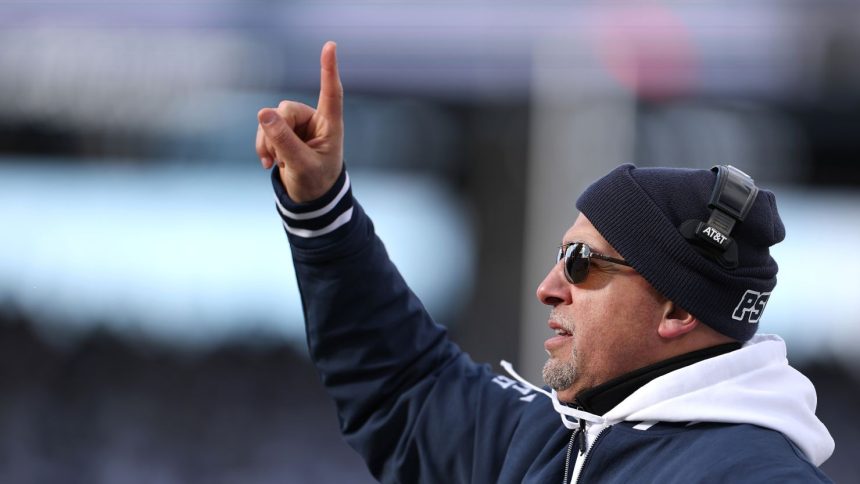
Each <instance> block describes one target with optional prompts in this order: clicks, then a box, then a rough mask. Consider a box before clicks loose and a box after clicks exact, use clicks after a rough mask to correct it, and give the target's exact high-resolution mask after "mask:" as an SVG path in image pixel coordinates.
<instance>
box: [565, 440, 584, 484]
mask: <svg viewBox="0 0 860 484" xmlns="http://www.w3.org/2000/svg"><path fill="white" fill-rule="evenodd" d="M580 431H581V429H576V430H574V431H573V432H572V433H571V434H570V442H569V443H568V444H567V455H566V456H565V457H564V478H563V479H562V481H561V483H562V484H568V482H567V476H568V475H570V474H569V473H570V454H571V453H572V452H573V441H574V440H576V434H577V433H579V432H580Z"/></svg>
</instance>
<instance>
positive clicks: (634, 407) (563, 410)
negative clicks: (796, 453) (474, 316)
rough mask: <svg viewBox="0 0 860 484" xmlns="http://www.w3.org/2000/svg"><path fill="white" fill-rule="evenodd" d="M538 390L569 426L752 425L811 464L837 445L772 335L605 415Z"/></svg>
mask: <svg viewBox="0 0 860 484" xmlns="http://www.w3.org/2000/svg"><path fill="white" fill-rule="evenodd" d="M503 366H505V365H503ZM509 366H510V365H507V366H505V368H506V369H508V370H509V372H511V373H512V375H514V377H515V378H517V379H520V380H521V377H519V375H516V373H513V372H512V371H511V370H510V369H509ZM521 381H522V380H521ZM529 386H531V387H532V388H535V387H534V385H529ZM536 389H537V388H536ZM537 390H539V391H540V392H541V393H543V394H544V395H547V396H548V397H550V398H551V399H552V400H553V408H554V409H555V410H556V411H557V412H558V413H559V414H560V415H561V418H562V422H563V423H564V424H565V426H567V427H568V428H573V425H571V424H573V422H571V421H570V420H569V419H568V418H566V417H571V418H574V419H584V420H585V421H587V422H589V423H591V424H598V426H599V427H602V426H605V425H612V424H616V423H618V422H622V421H632V422H646V421H651V422H654V421H656V422H715V423H736V424H752V425H757V426H759V427H765V428H769V429H772V430H776V431H778V432H780V433H782V434H783V435H785V436H786V437H787V438H789V439H790V440H791V441H792V442H793V443H794V444H795V445H796V446H797V447H798V448H800V450H801V451H803V453H804V454H805V455H806V457H807V458H808V459H809V460H810V461H811V462H812V463H813V464H815V465H816V466H820V465H821V464H822V463H823V462H824V461H826V460H827V459H828V458H829V457H830V455H831V454H832V453H833V449H834V445H835V444H834V442H833V438H832V437H831V436H830V433H829V432H828V431H827V428H826V427H825V426H824V424H822V423H821V421H820V420H819V419H818V417H816V416H815V407H816V403H817V397H816V394H815V387H813V385H812V382H810V381H809V379H807V378H806V377H805V376H803V375H802V374H801V373H800V372H799V371H797V370H795V369H794V368H792V367H791V366H789V364H788V360H787V358H786V349H785V342H784V341H783V340H782V339H781V338H780V337H779V336H776V335H768V334H759V335H756V336H754V337H753V338H752V339H751V340H750V341H748V342H747V343H746V344H744V346H743V347H742V348H740V349H738V350H735V351H732V352H730V353H726V354H722V355H719V356H714V357H712V358H708V359H706V360H703V361H700V362H698V363H695V364H692V365H690V366H686V367H684V368H680V369H678V370H675V371H673V372H671V373H667V374H665V375H663V376H660V377H657V378H655V379H654V380H651V381H650V382H648V383H647V384H645V385H643V386H642V387H641V388H639V389H638V390H636V391H635V392H633V393H632V394H630V396H628V397H627V398H626V399H624V400H623V401H622V402H621V403H619V404H618V405H616V406H615V407H614V408H612V409H611V410H609V411H608V412H606V413H605V414H604V415H602V416H596V415H593V414H589V413H587V412H582V411H579V410H576V411H574V409H571V408H570V407H566V406H564V405H563V404H560V403H559V402H558V397H557V396H556V393H555V391H552V392H547V391H545V390H543V389H537Z"/></svg>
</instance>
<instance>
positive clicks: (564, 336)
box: [543, 321, 573, 353]
mask: <svg viewBox="0 0 860 484" xmlns="http://www.w3.org/2000/svg"><path fill="white" fill-rule="evenodd" d="M548 325H549V329H551V330H553V332H555V336H553V337H551V338H549V339H548V340H546V341H545V342H544V344H543V346H544V349H546V350H547V352H550V353H552V352H553V351H554V350H558V349H560V348H561V347H562V346H564V345H566V344H567V343H568V342H569V341H570V338H572V337H573V334H572V333H571V332H570V331H568V330H566V329H564V326H562V325H560V324H558V323H557V322H555V321H550V322H549V323H548Z"/></svg>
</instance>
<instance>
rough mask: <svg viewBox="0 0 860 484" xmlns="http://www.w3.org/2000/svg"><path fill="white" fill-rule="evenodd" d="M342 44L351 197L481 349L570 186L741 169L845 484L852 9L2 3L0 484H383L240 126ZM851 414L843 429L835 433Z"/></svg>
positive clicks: (536, 352)
mask: <svg viewBox="0 0 860 484" xmlns="http://www.w3.org/2000/svg"><path fill="white" fill-rule="evenodd" d="M330 39H331V40H335V41H337V42H338V55H339V59H340V69H341V75H342V78H343V83H344V87H345V91H346V106H345V117H346V118H345V125H346V148H345V151H346V160H347V164H348V166H349V168H350V173H351V175H352V177H353V184H354V191H355V193H356V195H357V196H358V197H359V199H360V200H361V201H362V204H363V205H364V206H365V208H366V209H367V211H368V212H369V213H370V215H371V216H372V217H373V218H374V220H375V222H376V224H377V227H378V231H379V232H380V234H381V236H382V238H383V239H384V240H385V241H386V244H387V246H388V247H389V249H390V252H391V254H392V258H393V259H394V260H395V262H397V264H398V265H399V267H400V268H401V270H402V272H403V273H404V275H405V277H406V278H407V280H408V281H409V282H410V284H411V285H412V287H413V288H414V290H415V291H416V292H417V293H418V295H419V296H420V297H421V298H422V299H423V300H424V301H425V303H426V305H427V306H428V308H429V309H430V311H431V312H432V313H433V315H434V317H435V318H436V319H437V320H438V321H439V322H441V323H443V324H445V325H447V326H448V327H449V328H450V331H451V333H452V335H453V337H454V339H455V340H456V341H457V342H458V343H459V344H460V345H461V346H462V347H463V348H465V349H466V350H467V351H468V352H469V353H471V354H472V356H473V357H474V358H475V359H476V360H479V361H487V362H491V363H493V364H497V362H498V361H499V360H500V359H502V358H504V359H507V360H509V361H512V362H515V366H516V367H517V368H518V369H519V370H520V372H521V373H523V374H524V375H526V376H527V377H529V378H530V379H531V380H532V381H540V376H539V375H540V371H539V370H540V367H541V366H542V364H543V359H544V351H543V347H542V341H543V340H544V339H545V338H546V337H547V336H548V334H549V332H548V330H547V329H546V324H545V322H546V317H547V314H548V313H547V310H546V308H544V307H541V305H540V304H539V303H538V302H537V301H536V299H535V298H534V289H535V287H536V285H537V283H538V282H539V281H540V280H541V279H542V277H543V275H544V273H545V272H546V271H547V270H548V269H549V268H550V266H551V264H552V263H553V261H554V256H555V250H554V248H555V246H556V245H557V244H558V242H559V240H560V238H561V236H562V234H563V233H564V231H565V230H566V229H567V227H569V225H570V224H571V223H572V221H573V220H574V218H575V217H576V211H575V208H574V201H575V199H576V197H577V196H578V194H579V193H580V192H581V191H582V189H583V188H584V187H585V186H587V185H588V183H590V182H591V181H593V180H594V179H596V178H598V177H599V176H601V175H603V174H605V173H606V172H608V171H609V170H610V169H611V168H613V167H614V166H616V165H618V164H619V163H623V162H634V163H636V164H638V165H640V166H650V165H669V166H689V167H702V168H709V167H711V166H712V165H715V164H723V163H730V164H733V165H735V166H737V167H740V168H741V169H743V170H744V171H746V172H747V173H749V174H750V175H751V176H752V177H753V178H755V180H756V182H757V184H758V185H759V186H763V187H766V188H769V189H771V190H773V191H774V192H775V193H776V195H777V200H778V201H779V207H780V212H781V214H782V217H783V219H784V222H785V225H786V227H787V237H786V240H785V242H783V243H782V244H780V245H778V246H777V247H776V248H775V249H774V256H775V258H776V259H777V260H778V262H779V263H780V279H779V285H778V287H777V290H776V291H775V292H774V294H773V296H772V298H771V300H770V302H769V304H768V309H767V311H766V312H765V315H764V317H763V318H762V320H761V328H762V331H763V332H774V333H778V334H780V335H782V336H783V337H784V338H785V339H786V340H787V342H788V346H789V359H790V360H791V362H792V364H794V365H795V366H797V367H798V368H800V369H801V370H802V371H803V372H804V373H805V374H806V375H807V376H808V377H809V378H810V379H811V380H812V381H813V382H814V383H815V385H816V387H817V389H818V392H819V393H818V395H819V401H818V414H819V416H820V418H821V419H822V420H823V421H824V422H825V424H827V425H828V427H829V429H830V431H831V432H832V434H833V436H834V438H835V439H836V444H837V447H836V452H835V454H834V455H833V457H832V458H831V459H830V460H829V461H828V462H827V463H825V464H824V466H823V469H824V470H825V472H827V473H828V474H829V475H830V476H831V477H832V478H834V480H836V481H837V482H857V481H858V480H860V462H858V461H857V459H856V458H854V457H855V456H856V455H857V453H858V451H860V426H857V425H854V424H853V423H852V422H854V421H855V420H856V418H855V414H854V410H856V408H857V407H858V404H860V396H858V395H860V392H858V389H860V388H859V387H858V382H860V352H858V351H856V348H857V346H858V344H860V298H858V297H857V293H858V289H860V283H858V282H857V278H856V277H857V276H856V275H857V274H858V273H860V258H858V257H857V255H856V248H855V245H856V241H857V240H860V109H858V108H860V9H858V3H857V2H851V1H832V0H817V1H812V0H798V1H793V2H773V1H750V0H747V1H743V2H741V1H721V2H707V1H704V2H669V1H656V0H654V1H638V2H634V1H612V2H608V1H605V2H596V1H594V2H576V3H575V4H571V2H526V1H506V2H489V1H463V2H456V1H444V2H410V1H397V2H394V1H378V2H375V1H363V2H354V1H346V0H331V1H326V2H310V1H280V2H276V1H263V0H259V1H243V2H239V1H235V0H232V1H231V0H219V1H215V0H195V1H177V2H133V1H123V0H111V1H107V0H104V1H89V2H75V1H64V2H53V1H52V2H49V1H44V2H43V1H24V0H21V1H15V0H13V1H4V2H2V3H0V482H4V483H5V482H10V483H47V482H64V483H165V484H167V483H197V482H200V483H228V482H243V483H257V482H259V483H269V482H310V483H315V482H321V483H324V482H343V481H347V482H372V479H371V478H370V476H369V474H368V473H367V471H366V470H365V469H364V466H363V463H362V462H361V461H360V460H359V458H358V457H357V456H356V455H354V454H353V452H352V451H351V450H350V449H349V448H348V447H347V446H346V445H345V444H344V443H343V442H342V441H341V440H340V436H339V434H338V431H337V421H336V417H335V413H334V409H333V406H332V404H331V403H330V402H329V401H328V400H327V399H326V397H325V396H324V394H323V391H322V389H321V387H320V384H319V381H318V378H317V376H316V373H315V370H314V369H313V367H312V366H311V365H310V363H309V361H308V360H307V357H306V350H305V346H304V345H305V340H304V333H303V321H302V315H301V305H300V301H299V298H298V293H297V289H296V284H295V279H294V275H293V272H292V266H291V262H290V255H289V252H288V246H287V242H286V237H285V236H284V234H283V230H282V227H281V224H280V222H279V219H278V217H277V215H276V213H275V210H274V204H273V200H272V191H271V185H270V181H269V178H268V173H267V172H265V171H264V170H262V169H261V168H260V165H259V160H257V159H256V155H255V153H254V148H253V144H254V135H255V130H256V112H257V110H258V109H259V108H260V107H263V106H275V105H277V103H278V102H279V101H280V100H281V99H294V100H300V101H303V102H306V103H308V104H311V105H315V100H316V95H317V90H318V82H319V52H320V48H321V47H322V45H323V43H324V42H325V41H326V40H330ZM393 202H394V203H393ZM846 422H847V423H846Z"/></svg>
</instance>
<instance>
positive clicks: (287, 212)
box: [272, 166, 360, 249]
mask: <svg viewBox="0 0 860 484" xmlns="http://www.w3.org/2000/svg"><path fill="white" fill-rule="evenodd" d="M272 188H273V189H274V191H275V206H276V208H277V211H278V215H280V217H281V223H282V224H283V226H284V230H285V231H286V232H287V236H288V238H289V240H290V243H291V244H292V245H293V246H296V247H299V248H307V249H312V248H321V247H323V246H325V245H328V244H329V243H331V242H333V241H335V240H337V239H340V238H341V237H343V235H344V233H346V232H347V231H348V227H349V226H350V221H352V220H353V219H354V218H355V217H354V215H356V214H355V213H354V212H355V210H356V204H355V203H354V200H353V198H352V187H351V185H350V182H349V174H348V173H347V171H346V166H344V168H343V170H341V172H340V176H338V178H337V181H335V183H334V185H333V186H332V187H331V188H330V189H329V191H328V192H326V193H325V194H324V195H323V196H321V197H320V198H317V199H316V200H311V201H308V202H296V201H294V200H293V199H291V198H290V196H289V194H288V193H287V190H286V189H285V188H284V185H283V183H282V182H281V178H280V176H279V172H278V170H277V169H275V170H272ZM359 210H360V209H359Z"/></svg>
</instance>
